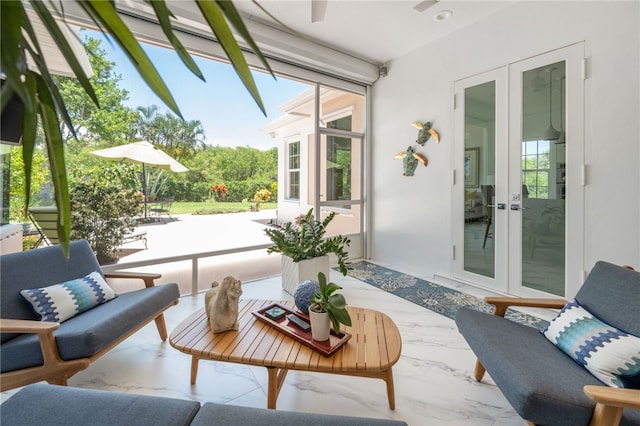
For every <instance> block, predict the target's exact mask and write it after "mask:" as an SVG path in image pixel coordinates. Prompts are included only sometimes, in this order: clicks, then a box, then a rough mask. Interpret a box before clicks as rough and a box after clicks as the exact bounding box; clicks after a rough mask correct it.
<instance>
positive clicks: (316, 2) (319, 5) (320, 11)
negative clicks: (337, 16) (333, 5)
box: [311, 0, 327, 22]
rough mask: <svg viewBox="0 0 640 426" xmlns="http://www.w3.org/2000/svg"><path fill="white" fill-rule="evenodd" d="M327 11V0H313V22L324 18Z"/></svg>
mask: <svg viewBox="0 0 640 426" xmlns="http://www.w3.org/2000/svg"><path fill="white" fill-rule="evenodd" d="M326 11H327V0H311V22H320V21H322V20H324V14H325V12H326Z"/></svg>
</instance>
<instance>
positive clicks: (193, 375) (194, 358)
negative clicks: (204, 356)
mask: <svg viewBox="0 0 640 426" xmlns="http://www.w3.org/2000/svg"><path fill="white" fill-rule="evenodd" d="M198 361H200V358H198V357H197V356H195V355H193V356H192V357H191V384H192V385H195V384H196V378H197V377H198Z"/></svg>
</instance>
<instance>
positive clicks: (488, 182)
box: [463, 81, 496, 278]
mask: <svg viewBox="0 0 640 426" xmlns="http://www.w3.org/2000/svg"><path fill="white" fill-rule="evenodd" d="M464 105H465V107H464V166H463V170H464V194H463V197H464V212H465V214H464V270H465V271H467V272H472V273H475V274H479V275H483V276H485V277H489V278H495V244H494V241H495V240H494V237H495V232H496V231H495V227H494V226H493V217H494V209H495V152H496V115H495V111H496V82H495V81H489V82H486V83H483V84H479V85H476V86H473V87H467V88H466V89H465V90H464Z"/></svg>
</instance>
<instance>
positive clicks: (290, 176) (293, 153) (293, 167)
mask: <svg viewBox="0 0 640 426" xmlns="http://www.w3.org/2000/svg"><path fill="white" fill-rule="evenodd" d="M286 197H287V198H288V199H290V200H299V199H300V142H299V141H296V142H290V143H289V154H288V164H287V194H286Z"/></svg>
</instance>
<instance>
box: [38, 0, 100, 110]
mask: <svg viewBox="0 0 640 426" xmlns="http://www.w3.org/2000/svg"><path fill="white" fill-rule="evenodd" d="M30 4H31V6H32V7H33V9H34V10H35V11H36V13H37V14H38V16H39V17H40V19H41V20H42V23H43V24H44V26H45V28H46V29H47V30H48V31H49V34H50V35H51V38H52V39H53V40H54V41H55V42H56V45H57V46H58V49H60V52H61V53H62V55H63V56H64V58H65V59H66V61H67V63H68V64H69V66H70V67H71V70H72V71H73V73H74V74H75V76H76V78H77V79H78V82H79V83H80V85H81V86H82V88H83V89H84V91H85V92H86V93H87V95H89V97H90V98H91V100H92V101H93V103H95V104H96V106H98V107H100V103H99V102H98V97H97V96H96V94H95V92H94V90H93V86H91V82H90V81H89V77H87V74H86V73H85V72H84V69H83V68H82V66H81V65H80V61H78V58H76V55H75V54H74V52H73V49H71V46H70V45H69V42H68V41H67V39H66V37H65V36H64V35H63V34H62V31H61V30H60V27H59V26H58V22H57V21H56V20H55V19H54V18H53V16H51V12H49V10H48V9H47V8H46V6H45V5H44V4H43V3H42V1H34V0H31V1H30ZM34 39H35V37H34ZM36 50H37V51H38V53H39V54H40V55H42V52H41V50H40V46H39V45H38V46H37V47H36Z"/></svg>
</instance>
